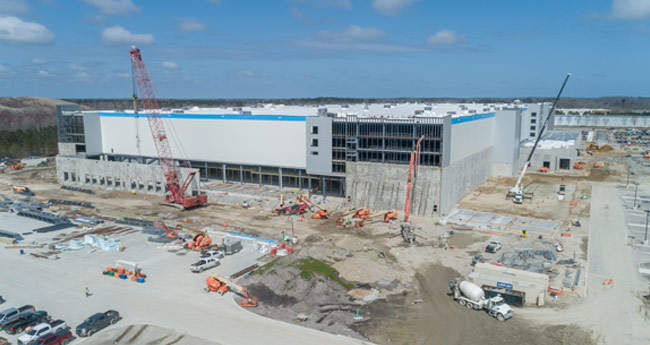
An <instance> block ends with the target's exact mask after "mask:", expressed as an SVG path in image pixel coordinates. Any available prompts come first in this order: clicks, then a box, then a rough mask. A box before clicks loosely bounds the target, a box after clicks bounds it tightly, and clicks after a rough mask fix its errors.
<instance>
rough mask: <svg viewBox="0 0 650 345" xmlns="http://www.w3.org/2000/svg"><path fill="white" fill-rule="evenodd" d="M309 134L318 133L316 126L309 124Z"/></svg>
mask: <svg viewBox="0 0 650 345" xmlns="http://www.w3.org/2000/svg"><path fill="white" fill-rule="evenodd" d="M311 134H318V126H311Z"/></svg>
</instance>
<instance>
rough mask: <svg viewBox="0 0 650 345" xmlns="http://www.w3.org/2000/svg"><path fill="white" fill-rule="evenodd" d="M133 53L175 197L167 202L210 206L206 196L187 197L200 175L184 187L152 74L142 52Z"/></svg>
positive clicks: (160, 157) (145, 106) (144, 104)
mask: <svg viewBox="0 0 650 345" xmlns="http://www.w3.org/2000/svg"><path fill="white" fill-rule="evenodd" d="M129 53H130V55H131V67H132V68H133V76H134V79H135V81H136V84H137V86H138V91H139V93H140V101H141V102H142V108H143V110H144V112H145V114H146V115H147V121H148V122H149V128H150V129H151V134H152V135H153V141H154V146H155V147H156V153H157V154H158V160H159V162H160V167H161V168H162V171H163V176H164V177H165V182H166V183H167V187H168V188H169V191H170V193H171V195H169V196H167V198H166V199H165V201H166V202H168V203H172V204H179V205H182V207H183V208H189V207H194V206H198V205H201V204H204V203H206V202H207V196H206V195H199V196H198V197H191V196H186V195H185V192H186V190H187V188H188V187H189V185H190V183H191V182H192V180H193V179H194V175H196V171H192V172H190V174H189V175H188V176H187V178H186V179H185V182H184V183H183V184H182V185H181V184H180V182H179V178H178V170H177V169H176V161H175V160H174V156H173V155H172V149H171V145H170V144H169V138H168V136H167V132H166V131H165V125H164V124H163V121H162V118H161V117H160V107H159V106H158V99H157V97H156V93H155V92H154V89H153V85H152V84H151V78H150V77H149V72H147V67H146V66H145V64H144V60H143V59H142V55H141V54H140V49H138V48H136V47H135V46H132V47H131V49H130V50H129ZM135 99H137V98H136V96H135V94H134V101H135Z"/></svg>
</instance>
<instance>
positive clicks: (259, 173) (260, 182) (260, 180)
mask: <svg viewBox="0 0 650 345" xmlns="http://www.w3.org/2000/svg"><path fill="white" fill-rule="evenodd" d="M257 180H258V183H259V185H260V187H262V167H257Z"/></svg>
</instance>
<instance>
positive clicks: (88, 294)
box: [85, 286, 90, 297]
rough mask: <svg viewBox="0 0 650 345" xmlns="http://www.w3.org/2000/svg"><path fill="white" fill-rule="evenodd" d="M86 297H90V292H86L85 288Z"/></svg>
mask: <svg viewBox="0 0 650 345" xmlns="http://www.w3.org/2000/svg"><path fill="white" fill-rule="evenodd" d="M85 291H86V297H88V296H90V290H88V287H87V286H86V290H85Z"/></svg>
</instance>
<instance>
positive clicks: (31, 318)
mask: <svg viewBox="0 0 650 345" xmlns="http://www.w3.org/2000/svg"><path fill="white" fill-rule="evenodd" d="M47 321H48V315H47V312H46V311H43V310H39V311H37V312H34V313H28V314H24V315H21V316H19V317H18V318H16V319H15V320H13V321H10V322H9V323H7V324H5V326H4V328H3V329H4V330H5V332H7V333H9V334H17V333H22V332H23V331H24V330H25V328H27V327H32V326H35V325H38V324H41V323H43V322H47Z"/></svg>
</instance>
